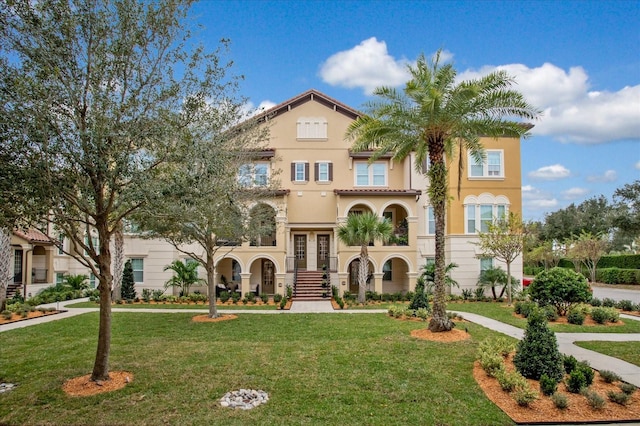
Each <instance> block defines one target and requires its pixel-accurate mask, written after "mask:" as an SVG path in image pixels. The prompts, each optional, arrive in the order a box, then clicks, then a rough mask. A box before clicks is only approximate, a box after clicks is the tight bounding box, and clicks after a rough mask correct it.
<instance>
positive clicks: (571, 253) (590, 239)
mask: <svg viewBox="0 0 640 426" xmlns="http://www.w3.org/2000/svg"><path fill="white" fill-rule="evenodd" d="M608 246H609V243H608V242H607V240H606V239H605V238H604V236H603V235H591V233H589V232H582V233H581V234H580V235H579V236H578V237H576V238H575V239H574V240H573V241H572V244H571V247H570V248H569V249H568V251H567V254H568V257H569V258H570V259H577V260H578V261H579V262H580V263H582V264H583V265H584V266H585V267H586V268H587V271H588V272H589V281H591V282H592V283H593V282H595V281H596V266H597V265H598V261H600V258H601V257H602V256H604V255H605V254H606V252H607V247H608Z"/></svg>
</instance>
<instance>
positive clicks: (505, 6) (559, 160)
mask: <svg viewBox="0 0 640 426" xmlns="http://www.w3.org/2000/svg"><path fill="white" fill-rule="evenodd" d="M193 12H194V13H195V14H196V19H197V21H198V22H199V23H200V24H202V25H203V27H204V28H203V29H202V31H201V32H200V33H199V34H198V37H199V38H200V39H201V41H203V42H204V43H205V45H207V46H208V47H209V48H211V49H213V48H215V47H216V46H217V41H218V40H220V39H221V38H228V39H230V40H231V50H230V53H229V58H230V59H232V60H233V61H234V64H235V65H234V72H235V73H237V74H242V75H243V76H244V78H245V80H244V81H243V83H242V94H243V95H245V96H246V97H248V98H249V100H250V103H251V105H252V106H254V107H270V106H273V105H275V104H278V103H280V102H282V101H285V100H287V99H289V98H291V97H293V96H295V95H298V94H300V93H302V92H304V91H306V90H309V89H312V88H313V89H317V90H320V91H321V92H323V93H325V94H327V95H329V96H331V97H333V98H335V99H337V100H339V101H341V102H343V103H345V104H347V105H349V106H351V107H353V108H356V109H362V108H363V105H364V103H365V102H366V101H368V100H371V99H372V97H371V96H370V93H371V90H372V89H373V88H374V87H376V86H380V85H388V86H396V87H401V86H402V84H403V83H404V81H406V65H407V64H411V63H413V62H414V61H415V59H416V58H417V57H418V55H420V54H421V53H424V54H425V55H427V56H430V55H432V54H433V53H434V52H435V51H437V50H438V49H443V51H444V53H445V54H446V56H447V58H449V59H450V60H451V61H452V62H453V64H454V66H455V67H456V69H457V70H458V73H459V76H460V78H463V79H467V78H473V77H477V76H479V75H482V74H486V73H488V72H490V71H492V70H495V69H496V68H502V69H506V70H507V71H508V72H509V73H510V74H511V75H513V76H514V77H515V79H516V81H517V83H518V85H517V86H516V88H517V89H518V90H520V91H521V92H523V93H524V94H525V96H526V97H527V99H528V100H529V101H530V102H531V103H533V104H534V105H536V106H537V107H538V108H539V109H540V110H542V111H543V115H542V116H541V118H540V119H539V120H538V121H536V122H535V123H534V124H535V127H534V129H533V130H532V136H531V137H530V138H529V139H527V140H525V141H523V142H522V188H523V191H522V192H523V217H524V219H525V220H543V219H544V215H545V214H546V213H550V212H554V211H557V210H559V209H562V208H565V207H566V206H568V205H569V204H571V203H575V204H579V203H581V202H583V201H584V200H586V199H588V198H592V197H595V196H599V195H604V196H605V197H607V198H608V199H609V200H610V201H611V199H612V198H611V197H612V194H613V192H614V191H615V189H616V188H620V187H622V186H624V185H625V184H627V183H632V182H633V181H635V180H638V179H640V1H634V0H623V1H615V0H606V1H602V0H601V1H551V0H546V1H543V0H540V1H402V0H396V1H356V0H351V1H349V0H346V1H330V0H327V1H314V0H309V1H266V0H264V1H260V0H245V1H232V0H228V1H223V0H218V1H215V0H212V1H202V2H200V3H198V4H196V5H195V7H194V9H193Z"/></svg>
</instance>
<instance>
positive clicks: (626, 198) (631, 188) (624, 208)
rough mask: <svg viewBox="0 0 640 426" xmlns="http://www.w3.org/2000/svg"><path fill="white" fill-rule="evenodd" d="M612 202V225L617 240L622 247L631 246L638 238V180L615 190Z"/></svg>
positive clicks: (639, 199)
mask: <svg viewBox="0 0 640 426" xmlns="http://www.w3.org/2000/svg"><path fill="white" fill-rule="evenodd" d="M613 200H614V202H615V214H614V219H613V223H614V225H615V226H616V228H617V230H618V231H619V232H618V233H619V234H620V235H618V236H617V239H619V240H621V241H622V244H623V245H624V244H626V245H631V242H632V241H634V240H637V239H638V238H639V237H640V180H636V181H634V182H633V183H628V184H626V185H624V186H623V187H622V188H618V189H616V191H615V192H614V193H613ZM618 233H617V234H618Z"/></svg>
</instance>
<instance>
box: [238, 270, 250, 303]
mask: <svg viewBox="0 0 640 426" xmlns="http://www.w3.org/2000/svg"><path fill="white" fill-rule="evenodd" d="M240 278H241V281H240V294H241V296H242V297H243V298H244V296H245V295H246V294H247V293H249V292H250V291H251V272H241V273H240Z"/></svg>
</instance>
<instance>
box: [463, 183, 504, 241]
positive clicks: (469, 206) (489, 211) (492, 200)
mask: <svg viewBox="0 0 640 426" xmlns="http://www.w3.org/2000/svg"><path fill="white" fill-rule="evenodd" d="M463 204H464V206H465V212H464V216H465V233H467V234H475V233H478V232H487V231H488V230H489V225H491V223H492V222H493V221H494V220H496V219H504V218H505V217H506V215H507V212H508V210H509V199H508V198H507V197H505V196H504V195H498V196H493V195H491V194H489V193H483V194H481V195H479V196H475V195H469V196H467V197H465V199H464V202H463Z"/></svg>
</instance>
